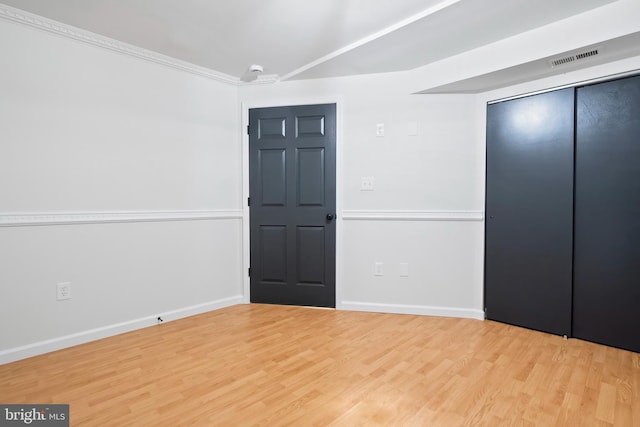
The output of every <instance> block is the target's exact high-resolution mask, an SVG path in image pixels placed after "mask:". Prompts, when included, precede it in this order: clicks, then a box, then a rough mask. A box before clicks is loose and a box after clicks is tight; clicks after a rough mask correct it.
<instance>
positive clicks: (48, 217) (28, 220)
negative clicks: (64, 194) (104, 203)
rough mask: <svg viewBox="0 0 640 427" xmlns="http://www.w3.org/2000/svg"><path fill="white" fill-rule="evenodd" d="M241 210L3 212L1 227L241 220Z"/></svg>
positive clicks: (0, 218)
mask: <svg viewBox="0 0 640 427" xmlns="http://www.w3.org/2000/svg"><path fill="white" fill-rule="evenodd" d="M242 218H243V216H242V210H240V209H238V210H235V209H218V210H206V211H204V210H202V211H201V210H193V211H127V212H28V213H3V212H0V227H26V226H35V225H69V224H106V223H118V222H165V221H195V220H225V219H238V220H241V219H242Z"/></svg>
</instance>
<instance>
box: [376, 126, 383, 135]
mask: <svg viewBox="0 0 640 427" xmlns="http://www.w3.org/2000/svg"><path fill="white" fill-rule="evenodd" d="M376 136H377V137H381V136H384V123H378V124H377V125H376Z"/></svg>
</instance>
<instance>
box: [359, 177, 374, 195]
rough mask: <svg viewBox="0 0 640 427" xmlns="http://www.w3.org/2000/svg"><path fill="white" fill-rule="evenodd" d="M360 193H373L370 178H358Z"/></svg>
mask: <svg viewBox="0 0 640 427" xmlns="http://www.w3.org/2000/svg"><path fill="white" fill-rule="evenodd" d="M360 191H373V177H372V176H363V177H361V178H360Z"/></svg>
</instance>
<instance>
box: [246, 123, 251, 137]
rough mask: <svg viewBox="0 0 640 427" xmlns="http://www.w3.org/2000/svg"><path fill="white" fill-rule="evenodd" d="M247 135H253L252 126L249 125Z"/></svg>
mask: <svg viewBox="0 0 640 427" xmlns="http://www.w3.org/2000/svg"><path fill="white" fill-rule="evenodd" d="M247 135H251V126H249V125H247Z"/></svg>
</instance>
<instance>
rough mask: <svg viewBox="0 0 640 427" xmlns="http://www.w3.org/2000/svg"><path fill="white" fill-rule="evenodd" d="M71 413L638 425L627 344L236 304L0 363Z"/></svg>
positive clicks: (119, 419) (16, 394)
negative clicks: (624, 347) (615, 345)
mask: <svg viewBox="0 0 640 427" xmlns="http://www.w3.org/2000/svg"><path fill="white" fill-rule="evenodd" d="M0 402H2V403H69V404H70V405H71V420H72V425H74V426H76V425H79V426H198V425H201V426H217V425H220V426H228V425H250V426H254V425H255V426H261V425H264V426H280V425H282V426H285V425H291V426H307V425H309V426H328V425H331V426H356V425H363V426H375V425H383V426H388V425H402V426H412V425H413V426H424V425H429V426H458V425H461V426H462V425H469V426H497V425H508V426H566V425H576V426H578V425H580V426H584V425H589V426H591V425H602V426H605V425H615V426H640V355H638V354H637V353H632V352H628V351H625V350H619V349H615V348H609V347H605V346H601V345H598V344H593V343H588V342H584V341H580V340H574V339H569V340H566V339H563V338H562V337H558V336H553V335H549V334H544V333H541V332H536V331H530V330H526V329H522V328H517V327H514V326H510V325H504V324H500V323H496V322H492V321H484V322H483V321H477V320H470V319H453V318H441V317H428V316H410V315H392V314H376V313H359V312H346V311H335V310H313V309H308V308H303V307H283V306H270V305H259V304H252V305H238V306H234V307H229V308H226V309H222V310H217V311H214V312H210V313H206V314H202V315H199V316H194V317H190V318H187V319H182V320H179V321H175V322H167V323H165V324H161V325H158V326H155V327H151V328H147V329H142V330H138V331H134V332H130V333H127V334H122V335H119V336H116V337H111V338H107V339H104V340H100V341H95V342H92V343H88V344H84V345H80V346H76V347H72V348H68V349H65V350H61V351H57V352H53V353H49V354H46V355H42V356H38V357H33V358H30V359H26V360H22V361H18V362H14V363H10V364H6V365H2V366H0Z"/></svg>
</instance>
